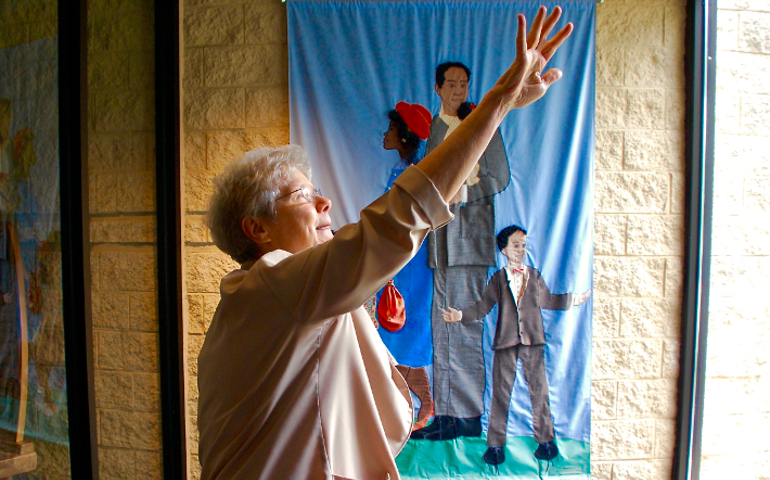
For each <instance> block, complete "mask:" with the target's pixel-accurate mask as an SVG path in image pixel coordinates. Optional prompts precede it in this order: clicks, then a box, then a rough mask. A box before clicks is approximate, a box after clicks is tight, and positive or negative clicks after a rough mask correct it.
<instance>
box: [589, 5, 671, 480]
mask: <svg viewBox="0 0 770 480" xmlns="http://www.w3.org/2000/svg"><path fill="white" fill-rule="evenodd" d="M684 26H685V2H684V1H677V0H671V1H652V2H631V1H611V0H606V1H605V2H604V3H601V4H598V5H597V32H596V48H597V64H596V164H595V165H596V172H595V181H596V184H595V193H594V201H595V203H594V208H595V223H594V249H595V250H594V253H595V261H594V292H595V299H594V331H593V334H594V342H593V345H594V355H593V404H592V435H591V471H592V476H593V477H594V478H596V479H602V480H605V479H606V480H610V479H621V478H638V479H664V478H669V477H670V472H671V466H672V458H673V453H674V444H675V441H676V438H675V434H674V431H675V428H674V424H675V419H676V391H677V386H676V382H677V376H678V374H679V366H678V361H679V358H678V356H679V341H678V340H679V330H680V322H681V283H682V274H681V264H682V257H683V254H684V226H683V224H684V218H683V215H682V212H683V210H684V208H683V200H684V198H683V197H684V195H683V194H684V190H683V172H684V166H685V164H684V118H683V111H684V86H685V85H684V53H685V48H684Z"/></svg>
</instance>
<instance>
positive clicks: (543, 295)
mask: <svg viewBox="0 0 770 480" xmlns="http://www.w3.org/2000/svg"><path fill="white" fill-rule="evenodd" d="M535 271H536V272H537V270H535ZM572 299H573V295H572V294H571V293H560V294H555V293H551V291H550V290H549V289H548V285H546V284H545V280H543V277H542V276H541V275H540V272H537V302H538V305H539V306H540V308H547V309H549V310H569V309H570V308H571V307H572Z"/></svg>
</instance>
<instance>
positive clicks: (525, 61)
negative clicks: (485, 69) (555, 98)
mask: <svg viewBox="0 0 770 480" xmlns="http://www.w3.org/2000/svg"><path fill="white" fill-rule="evenodd" d="M546 13H547V12H546V8H545V7H544V6H542V7H540V9H539V10H538V11H537V15H536V16H535V21H534V22H533V23H532V29H531V30H530V31H529V34H526V31H527V19H526V18H525V17H524V15H521V14H519V16H518V21H519V25H518V31H517V32H516V59H515V60H514V61H513V63H512V64H511V66H510V68H508V70H507V71H506V72H505V73H504V74H503V75H502V76H501V77H500V79H499V80H498V81H497V84H496V85H495V86H494V87H493V88H492V90H491V91H490V93H492V92H495V91H497V92H498V93H500V94H501V96H502V98H501V100H502V106H503V107H504V109H505V111H506V112H507V111H510V110H512V109H514V108H521V107H526V106H527V105H529V104H531V103H533V102H535V101H536V100H538V99H539V98H540V97H542V96H543V95H545V92H546V91H547V90H548V87H550V86H551V85H552V84H553V83H554V82H556V81H557V80H559V79H560V78H561V76H562V73H561V70H559V69H558V68H552V69H550V70H548V71H546V72H545V73H543V70H544V69H545V66H546V64H547V63H548V61H549V60H550V59H551V57H553V55H554V54H555V53H556V50H558V49H559V47H560V46H561V44H562V43H564V40H566V39H567V37H569V36H570V34H571V33H572V28H573V26H572V23H568V24H567V25H566V26H565V27H564V28H562V29H561V30H559V32H558V33H557V34H556V35H554V37H553V38H551V39H550V40H548V35H549V34H550V33H551V30H552V29H553V27H554V26H555V25H556V22H558V21H559V17H561V8H560V7H556V8H554V10H553V12H551V14H550V15H548V18H546V16H545V15H546ZM525 34H526V36H525Z"/></svg>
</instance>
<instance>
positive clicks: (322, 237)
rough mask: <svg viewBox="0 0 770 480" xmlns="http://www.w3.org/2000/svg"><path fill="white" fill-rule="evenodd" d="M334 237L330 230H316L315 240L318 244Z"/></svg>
mask: <svg viewBox="0 0 770 480" xmlns="http://www.w3.org/2000/svg"><path fill="white" fill-rule="evenodd" d="M333 237H334V235H333V234H332V230H331V228H323V229H321V230H316V238H317V239H318V243H325V242H328V241H329V240H331V239H332V238H333Z"/></svg>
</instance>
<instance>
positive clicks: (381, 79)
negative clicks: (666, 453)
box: [287, 0, 595, 442]
mask: <svg viewBox="0 0 770 480" xmlns="http://www.w3.org/2000/svg"><path fill="white" fill-rule="evenodd" d="M541 4H545V5H546V6H547V7H548V8H549V10H550V9H551V8H553V6H555V5H556V3H553V2H498V1H484V2H462V1H457V2H409V1H406V2H388V1H382V2H380V1H372V2H347V1H346V2H334V1H329V2H321V1H300V0H290V1H289V2H288V4H287V11H288V25H289V28H288V42H289V87H290V116H291V141H292V143H295V144H299V145H302V146H304V147H305V148H306V149H307V150H308V152H309V155H310V159H311V163H312V166H313V182H314V183H315V184H316V186H318V187H320V188H321V189H322V190H323V191H324V194H325V195H326V196H329V197H330V198H331V199H332V201H333V202H334V208H333V209H332V219H333V222H334V228H339V227H340V226H341V225H343V224H345V223H349V222H354V221H357V220H358V218H359V211H360V210H361V209H362V208H363V207H364V206H365V205H366V204H368V203H369V202H371V201H372V200H374V199H375V198H376V197H377V196H379V195H380V194H381V193H382V192H383V191H384V189H385V184H386V182H387V179H388V175H389V173H390V170H391V167H392V166H393V165H394V163H396V161H397V159H398V156H397V155H396V154H395V153H394V152H388V151H385V150H383V148H382V133H383V132H384V131H385V130H386V129H387V126H388V119H387V112H388V111H389V110H391V109H392V108H393V107H394V105H395V104H396V102H398V101H402V100H403V101H407V102H410V103H420V104H422V105H424V106H426V107H427V108H428V110H430V111H431V112H432V113H433V114H434V115H435V114H437V113H438V111H439V107H440V99H439V97H438V96H437V95H436V93H435V91H434V88H433V87H434V84H435V67H436V66H437V65H438V64H440V63H442V62H445V61H460V62H463V63H465V64H466V65H468V66H469V67H470V69H471V72H472V75H471V81H470V86H469V96H468V100H469V101H472V102H476V103H478V102H479V101H480V100H481V98H482V96H483V93H484V92H486V91H487V90H489V89H490V88H491V87H492V86H493V85H494V83H495V81H496V80H497V78H498V76H499V75H500V74H502V72H504V71H505V69H506V68H507V67H508V66H509V65H510V63H511V62H512V61H513V59H514V57H515V38H516V15H517V14H518V13H524V14H525V15H526V16H527V18H528V19H529V20H530V21H531V20H532V19H533V18H534V17H535V13H536V12H537V8H538V7H539V6H540V5H541ZM558 4H559V5H561V6H562V8H563V9H564V14H563V16H562V20H561V21H560V22H559V24H558V25H557V27H556V28H557V29H558V28H561V27H562V26H563V25H564V24H565V23H566V22H567V21H569V22H573V23H574V24H575V31H574V32H573V34H572V36H571V37H570V38H569V39H568V40H567V42H566V43H565V44H564V45H563V47H562V48H561V49H560V50H559V51H558V52H557V54H556V55H555V56H554V58H553V59H552V61H551V62H550V63H549V68H550V67H557V68H560V69H562V70H563V71H564V72H565V75H564V78H563V79H562V80H560V81H559V82H557V83H556V84H555V85H554V86H553V87H552V88H551V89H550V90H549V92H548V94H547V95H546V97H545V98H543V99H541V100H540V101H538V102H537V103H535V104H534V105H533V106H530V107H528V108H525V109H521V110H515V111H513V112H511V114H509V115H508V117H507V118H506V120H505V121H504V122H503V124H502V125H501V127H500V130H501V133H502V137H503V141H504V143H505V148H506V152H507V156H508V161H509V163H510V166H511V177H512V178H511V184H510V185H509V186H508V188H507V189H506V190H505V191H503V192H502V193H501V194H499V195H498V197H497V199H496V231H499V230H500V229H502V228H503V227H505V226H507V225H510V224H517V225H521V226H523V227H524V228H526V229H527V230H528V232H529V234H528V247H527V248H528V258H527V259H526V260H525V263H527V264H529V265H531V266H533V267H535V268H537V269H539V270H540V271H541V272H542V275H543V277H544V279H545V281H546V282H547V284H548V286H549V287H550V289H551V291H552V292H554V293H564V292H572V293H580V292H584V291H586V290H588V289H589V288H591V284H592V266H593V247H592V245H593V213H592V212H593V203H592V199H593V151H594V123H593V122H594V64H595V35H594V32H595V2H593V1H572V2H569V1H566V2H558ZM504 265H505V259H504V258H503V257H502V256H501V255H499V254H498V267H502V266H504ZM494 270H495V269H490V275H491V273H493V272H494ZM591 312H592V301H591V300H590V299H589V301H588V302H586V303H585V304H584V305H582V306H580V307H577V308H573V309H571V310H568V311H551V310H543V321H544V328H545V333H546V341H547V345H546V348H545V357H546V369H547V374H548V382H549V385H550V403H551V410H552V414H553V416H554V419H555V430H556V436H557V437H569V438H573V439H576V440H580V441H585V442H588V441H589V439H590V398H591V375H590V371H591ZM496 321H497V312H496V309H494V310H493V311H492V312H491V314H490V315H488V316H487V318H486V320H485V322H486V326H485V347H486V348H485V361H486V369H487V377H488V378H487V388H486V392H485V406H486V410H487V412H488V407H489V400H490V397H491V372H492V363H491V362H492V351H491V349H490V345H491V343H492V339H493V337H494V332H495V330H494V325H495V322H496ZM486 420H487V419H486V415H485V416H484V418H483V421H484V422H486ZM531 425H532V420H531V409H530V401H529V396H528V392H527V388H526V385H525V383H524V381H523V377H522V376H521V370H520V369H519V372H518V373H517V381H516V385H515V387H514V395H513V400H512V406H511V413H510V419H509V422H508V433H509V435H517V436H531V435H532V434H533V433H532V426H531Z"/></svg>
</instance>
